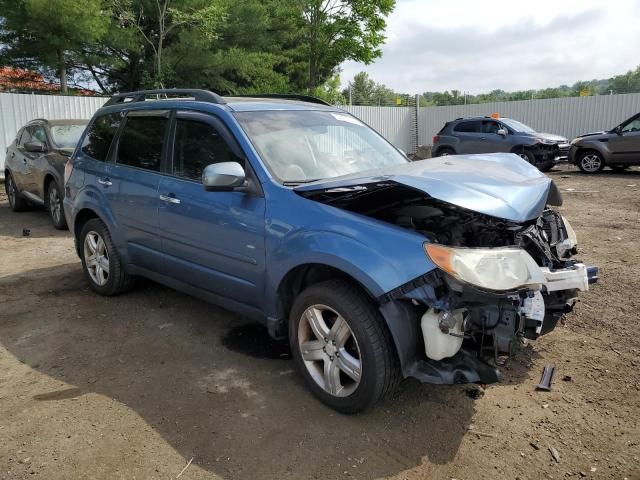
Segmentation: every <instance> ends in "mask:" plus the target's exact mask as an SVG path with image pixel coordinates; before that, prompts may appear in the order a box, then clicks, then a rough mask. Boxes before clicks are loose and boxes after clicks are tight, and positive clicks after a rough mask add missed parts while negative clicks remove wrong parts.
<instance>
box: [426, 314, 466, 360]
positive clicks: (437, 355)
mask: <svg viewBox="0 0 640 480" xmlns="http://www.w3.org/2000/svg"><path fill="white" fill-rule="evenodd" d="M462 314H463V310H456V311H454V312H453V315H454V319H455V325H454V327H453V328H451V329H450V330H449V332H450V333H454V334H456V335H460V336H454V335H450V334H449V333H443V332H442V330H440V326H439V324H440V320H442V317H443V316H444V312H440V313H435V312H434V311H433V309H431V308H430V309H429V310H427V313H425V314H424V315H422V321H421V322H420V326H421V327H422V336H423V337H424V349H425V352H426V354H427V358H430V359H432V360H442V359H443V358H449V357H453V356H454V355H455V354H456V353H458V350H460V347H461V346H462V334H463V332H462V322H463V320H464V317H463V315H462Z"/></svg>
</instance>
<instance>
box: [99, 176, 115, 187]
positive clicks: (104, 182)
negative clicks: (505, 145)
mask: <svg viewBox="0 0 640 480" xmlns="http://www.w3.org/2000/svg"><path fill="white" fill-rule="evenodd" d="M98 183H99V184H100V185H102V186H103V187H110V186H111V185H113V182H112V181H111V179H110V178H109V177H105V178H100V179H98Z"/></svg>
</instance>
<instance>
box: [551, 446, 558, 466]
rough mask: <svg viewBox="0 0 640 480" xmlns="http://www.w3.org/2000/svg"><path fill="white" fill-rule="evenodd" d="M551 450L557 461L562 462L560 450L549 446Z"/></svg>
mask: <svg viewBox="0 0 640 480" xmlns="http://www.w3.org/2000/svg"><path fill="white" fill-rule="evenodd" d="M549 451H550V452H551V456H552V457H553V459H554V460H555V461H556V463H560V452H558V450H556V449H555V448H553V447H549Z"/></svg>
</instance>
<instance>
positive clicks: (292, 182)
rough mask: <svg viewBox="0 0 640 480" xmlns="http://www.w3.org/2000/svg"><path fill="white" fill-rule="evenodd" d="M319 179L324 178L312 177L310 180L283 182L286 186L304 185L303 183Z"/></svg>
mask: <svg viewBox="0 0 640 480" xmlns="http://www.w3.org/2000/svg"><path fill="white" fill-rule="evenodd" d="M318 180H322V179H321V178H310V179H308V180H287V181H286V182H282V184H283V185H284V186H286V187H295V186H296V185H302V184H303V183H313V182H317V181H318Z"/></svg>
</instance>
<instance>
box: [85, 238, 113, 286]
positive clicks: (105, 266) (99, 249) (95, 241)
mask: <svg viewBox="0 0 640 480" xmlns="http://www.w3.org/2000/svg"><path fill="white" fill-rule="evenodd" d="M84 261H85V264H86V268H87V272H88V273H89V277H91V280H93V281H94V282H95V283H96V285H99V286H101V287H102V286H103V285H106V283H107V282H108V281H109V253H108V252H107V246H106V244H105V243H104V240H103V239H102V237H101V236H100V234H99V233H97V232H95V231H93V230H91V231H90V232H88V233H87V235H86V236H85V237H84Z"/></svg>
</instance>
